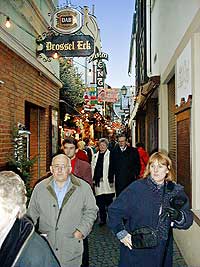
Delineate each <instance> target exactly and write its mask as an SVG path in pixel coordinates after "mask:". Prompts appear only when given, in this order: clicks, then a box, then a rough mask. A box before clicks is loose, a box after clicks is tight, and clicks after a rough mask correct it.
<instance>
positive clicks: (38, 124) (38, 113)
mask: <svg viewBox="0 0 200 267" xmlns="http://www.w3.org/2000/svg"><path fill="white" fill-rule="evenodd" d="M37 115H38V116H37V117H38V119H37V121H38V123H37V128H38V129H37V132H38V159H37V162H38V179H39V178H40V109H39V108H38V112H37Z"/></svg>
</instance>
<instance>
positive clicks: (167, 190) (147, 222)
mask: <svg viewBox="0 0 200 267" xmlns="http://www.w3.org/2000/svg"><path fill="white" fill-rule="evenodd" d="M174 180H175V177H174V171H173V169H172V162H171V160H170V158H169V157H168V156H167V155H165V154H164V153H161V152H156V153H154V154H152V155H151V157H150V159H149V161H148V164H147V167H146V170H145V172H144V179H140V180H137V181H135V182H133V183H132V184H131V185H130V186H129V187H127V188H126V189H125V190H124V191H123V192H122V193H121V194H120V195H119V197H117V198H116V200H115V201H114V202H113V203H112V204H111V205H110V206H109V209H108V219H109V220H108V226H109V227H110V228H111V230H112V232H113V233H114V234H115V235H116V236H117V238H118V239H119V240H120V261H119V266H120V267H124V266H129V267H132V266H133V267H146V266H148V267H172V266H173V262H172V259H173V236H172V227H174V228H178V229H188V228H189V227H190V226H191V225H192V222H193V215H192V212H191V210H190V208H189V200H188V197H187V196H186V194H185V192H184V189H183V186H181V185H180V184H176V183H175V182H174Z"/></svg>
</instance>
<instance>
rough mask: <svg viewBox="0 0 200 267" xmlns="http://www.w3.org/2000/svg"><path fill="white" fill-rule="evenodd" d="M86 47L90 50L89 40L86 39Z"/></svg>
mask: <svg viewBox="0 0 200 267" xmlns="http://www.w3.org/2000/svg"><path fill="white" fill-rule="evenodd" d="M86 49H87V50H90V49H91V45H90V42H89V41H86Z"/></svg>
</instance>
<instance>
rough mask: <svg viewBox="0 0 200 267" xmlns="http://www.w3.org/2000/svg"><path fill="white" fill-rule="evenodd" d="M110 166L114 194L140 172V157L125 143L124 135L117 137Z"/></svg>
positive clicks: (134, 149)
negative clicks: (113, 177) (113, 182)
mask: <svg viewBox="0 0 200 267" xmlns="http://www.w3.org/2000/svg"><path fill="white" fill-rule="evenodd" d="M111 168H112V173H113V175H114V176H115V189H116V196H118V195H119V194H120V193H121V192H122V191H123V190H124V189H125V188H126V187H127V186H128V185H129V184H131V183H132V182H133V181H135V180H136V179H137V178H138V176H139V174H140V157H139V154H138V151H137V149H136V148H134V147H130V146H128V145H127V140H126V137H125V136H119V137H118V144H117V145H116V146H115V148H114V149H113V151H112V153H111Z"/></svg>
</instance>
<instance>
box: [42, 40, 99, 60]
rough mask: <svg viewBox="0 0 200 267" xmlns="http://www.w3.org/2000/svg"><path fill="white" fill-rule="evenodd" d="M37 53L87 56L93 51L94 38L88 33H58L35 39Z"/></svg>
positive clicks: (50, 55)
mask: <svg viewBox="0 0 200 267" xmlns="http://www.w3.org/2000/svg"><path fill="white" fill-rule="evenodd" d="M37 44H38V48H37V54H45V55H46V57H53V55H54V54H55V53H57V54H58V56H61V57H88V56H90V55H92V54H93V53H94V39H93V38H92V37H91V36H90V35H58V36H55V35H53V36H47V37H46V38H45V39H43V40H42V39H37Z"/></svg>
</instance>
